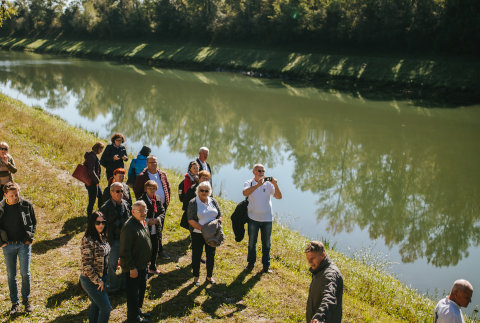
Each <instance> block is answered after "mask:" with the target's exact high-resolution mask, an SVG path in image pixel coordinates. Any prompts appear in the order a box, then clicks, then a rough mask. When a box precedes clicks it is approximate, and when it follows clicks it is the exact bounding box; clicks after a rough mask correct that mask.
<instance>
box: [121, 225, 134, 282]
mask: <svg viewBox="0 0 480 323" xmlns="http://www.w3.org/2000/svg"><path fill="white" fill-rule="evenodd" d="M133 240H134V235H133V233H132V232H131V230H130V228H129V227H128V226H127V225H126V224H124V225H123V227H122V231H121V232H120V259H121V262H123V263H124V264H125V265H123V266H122V268H125V269H126V270H129V271H132V270H133V269H136V266H135V262H134V261H133V252H134V250H133ZM132 278H135V277H132Z"/></svg>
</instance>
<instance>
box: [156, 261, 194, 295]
mask: <svg viewBox="0 0 480 323" xmlns="http://www.w3.org/2000/svg"><path fill="white" fill-rule="evenodd" d="M191 277H192V271H191V269H190V266H186V267H181V268H179V269H176V270H172V271H169V272H167V273H164V274H161V275H158V276H156V277H154V278H152V279H150V282H149V283H150V290H149V293H148V296H147V297H148V298H149V299H155V298H161V297H162V295H163V293H164V292H165V291H167V290H175V289H176V288H177V287H178V286H181V285H183V284H184V283H185V282H186V281H187V280H189V279H191Z"/></svg>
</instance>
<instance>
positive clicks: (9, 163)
mask: <svg viewBox="0 0 480 323" xmlns="http://www.w3.org/2000/svg"><path fill="white" fill-rule="evenodd" d="M124 142H125V137H124V136H123V135H122V134H120V133H115V134H114V135H113V136H112V137H111V144H109V145H107V146H106V147H105V145H104V144H103V143H101V142H97V143H96V144H95V145H93V147H92V150H91V151H89V152H86V153H85V155H84V158H85V161H84V165H85V166H86V168H87V170H88V175H89V177H90V179H91V181H90V183H89V184H90V185H86V189H87V192H88V206H87V228H86V231H85V235H84V237H83V238H82V241H81V247H80V249H81V259H82V260H81V262H82V267H81V274H80V284H81V286H82V287H83V289H84V290H85V291H86V292H87V294H88V296H89V298H90V300H91V305H90V309H89V322H108V320H109V317H110V312H111V303H110V299H109V295H112V294H115V293H117V292H119V291H121V290H125V291H126V296H127V321H129V322H148V316H150V313H144V312H142V310H141V308H142V305H143V300H144V295H145V290H146V281H147V278H148V276H149V275H158V274H161V271H160V270H159V269H158V268H157V266H156V262H157V257H158V256H161V257H163V258H165V259H168V258H169V256H168V255H167V254H166V253H165V252H164V251H163V247H162V231H163V227H164V223H165V214H166V210H167V208H168V206H169V204H170V201H171V189H170V183H169V181H168V178H167V175H166V173H165V172H163V171H162V170H160V169H159V168H158V160H157V158H156V157H155V156H153V155H151V149H150V148H148V147H146V146H144V147H143V148H142V149H141V151H140V153H139V154H138V156H137V157H136V158H135V159H134V160H133V161H132V163H131V164H130V168H129V170H128V172H127V171H126V170H125V168H124V166H125V165H124V162H125V161H127V160H128V155H127V151H126V149H125V147H124V146H123V143H124ZM8 149H9V146H8V144H7V143H5V142H0V185H1V187H0V188H1V189H2V191H3V193H4V199H3V200H2V201H0V246H1V247H2V249H3V253H4V257H5V263H6V269H7V276H8V286H9V291H10V300H11V302H12V308H11V310H10V314H15V313H17V312H18V311H20V302H19V297H18V289H17V282H16V267H17V259H18V260H19V262H20V274H21V278H22V288H21V296H22V303H23V305H24V309H25V312H27V313H28V312H31V311H32V305H31V302H30V262H31V260H30V259H31V244H32V242H33V240H34V233H35V229H36V218H35V212H34V209H33V205H32V204H31V203H30V202H29V201H27V200H25V199H23V198H21V197H20V195H19V192H20V188H19V186H18V185H17V184H16V183H15V182H14V181H13V176H12V174H14V173H15V172H16V171H17V168H16V166H15V162H14V160H13V158H12V156H11V155H10V154H8ZM104 149H105V151H104V152H103V150H104ZM102 152H103V154H102V156H101V158H100V159H99V158H98V156H97V155H99V154H101V153H102ZM208 154H209V150H208V148H206V147H201V148H200V151H199V157H198V158H197V159H196V160H195V161H192V162H190V163H189V165H188V167H187V172H186V173H185V176H184V180H183V181H182V182H181V183H180V185H179V188H178V194H179V199H180V201H181V202H182V203H183V205H182V210H183V215H182V220H181V223H180V225H181V226H182V227H185V228H187V229H189V230H190V237H191V249H192V271H193V281H192V283H193V284H195V285H200V284H201V283H200V264H201V262H203V259H202V254H203V252H204V251H205V255H206V261H204V262H205V263H206V271H207V272H206V279H205V282H206V283H209V284H216V281H215V279H214V277H213V270H214V263H215V251H216V247H218V246H219V245H220V244H221V243H222V241H223V239H224V235H223V230H222V212H221V209H220V207H219V204H218V202H217V201H216V200H215V199H214V197H213V195H212V184H211V183H212V168H211V166H210V164H209V163H208V162H207V158H208ZM101 166H103V167H105V169H106V174H107V180H108V185H107V187H106V188H105V190H104V191H102V189H101V187H100V179H101ZM252 172H253V178H252V179H249V180H247V181H246V182H245V183H244V188H243V195H244V196H245V198H246V200H248V207H247V215H248V220H247V223H248V238H249V241H248V255H247V264H246V268H245V270H246V271H251V270H253V268H254V266H255V263H256V255H257V240H258V234H259V232H260V235H261V245H262V261H261V262H262V266H263V272H265V273H271V272H272V270H271V268H270V248H271V233H272V222H273V210H272V201H271V197H272V196H273V197H274V198H276V199H281V198H282V192H281V190H280V188H279V186H278V182H277V180H276V179H275V178H274V177H266V176H265V167H264V166H263V165H262V164H256V165H254V167H253V170H252ZM126 174H128V181H127V183H129V184H130V185H131V186H133V192H134V195H135V202H133V199H132V197H131V193H130V187H129V186H128V185H127V184H126V183H124V179H125V175H126ZM96 201H98V210H97V211H95V212H94V211H93V209H94V205H95V202H96ZM305 255H306V259H307V261H308V264H309V265H310V271H311V273H312V281H311V284H310V288H309V293H308V299H307V306H306V321H307V322H314V323H317V322H341V320H342V299H343V278H342V275H341V273H340V271H339V269H338V267H337V266H336V265H335V264H334V263H333V262H332V260H331V259H330V258H329V257H328V255H327V254H326V251H325V247H324V245H323V244H322V243H321V242H318V241H311V242H310V243H309V244H308V245H307V246H306V248H305ZM119 268H120V271H121V273H119V270H118V269H119ZM472 293H473V287H472V285H471V284H470V283H469V282H468V281H466V280H457V281H456V282H455V283H454V285H453V287H452V290H451V292H450V294H449V295H448V296H447V297H446V298H444V299H442V300H440V301H439V302H438V304H437V306H436V308H435V322H436V323H444V322H464V321H463V317H462V314H461V310H460V307H466V306H467V305H468V304H469V303H470V301H471V297H472Z"/></svg>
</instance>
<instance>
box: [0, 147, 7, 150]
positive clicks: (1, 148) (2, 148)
mask: <svg viewBox="0 0 480 323" xmlns="http://www.w3.org/2000/svg"><path fill="white" fill-rule="evenodd" d="M0 150H8V148H5V147H0Z"/></svg>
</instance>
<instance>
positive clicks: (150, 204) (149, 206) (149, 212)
mask: <svg viewBox="0 0 480 323" xmlns="http://www.w3.org/2000/svg"><path fill="white" fill-rule="evenodd" d="M140 200H142V201H144V202H145V204H147V219H156V218H159V219H160V227H162V226H163V222H164V221H165V209H164V208H163V204H162V201H161V200H160V198H159V197H158V196H157V195H155V204H157V213H155V212H154V209H153V202H152V200H151V199H150V198H149V197H148V195H147V193H143V194H142V196H141V197H140ZM160 227H159V225H157V226H156V233H158V232H159V229H160ZM148 228H149V231H150V227H148Z"/></svg>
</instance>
